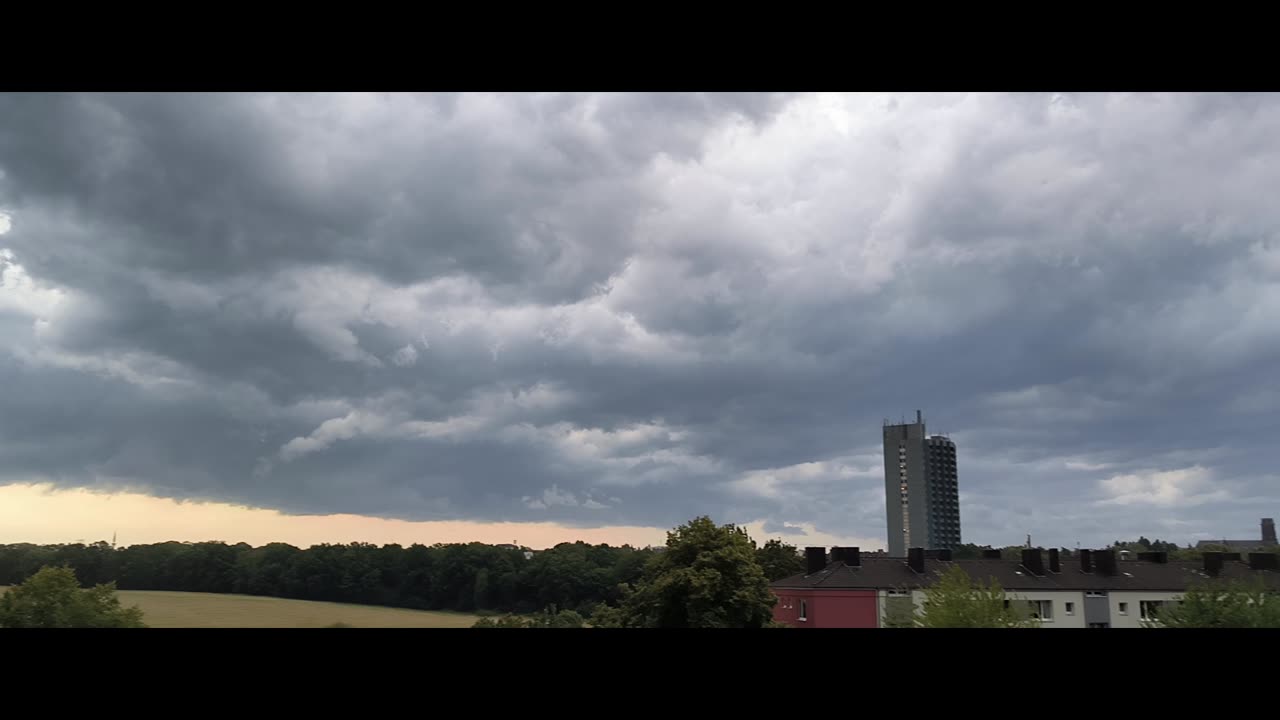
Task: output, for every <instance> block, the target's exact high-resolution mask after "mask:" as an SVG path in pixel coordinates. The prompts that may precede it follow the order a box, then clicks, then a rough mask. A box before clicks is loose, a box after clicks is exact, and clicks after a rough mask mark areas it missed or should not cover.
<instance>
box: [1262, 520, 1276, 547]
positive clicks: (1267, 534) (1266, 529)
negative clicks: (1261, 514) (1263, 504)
mask: <svg viewBox="0 0 1280 720" xmlns="http://www.w3.org/2000/svg"><path fill="white" fill-rule="evenodd" d="M1262 544H1263V545H1275V544H1276V521H1275V520H1272V519H1271V518H1262Z"/></svg>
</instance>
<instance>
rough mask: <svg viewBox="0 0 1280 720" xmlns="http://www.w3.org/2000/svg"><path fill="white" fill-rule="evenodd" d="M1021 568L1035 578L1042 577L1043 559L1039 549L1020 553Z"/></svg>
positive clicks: (1030, 549) (1029, 549)
mask: <svg viewBox="0 0 1280 720" xmlns="http://www.w3.org/2000/svg"><path fill="white" fill-rule="evenodd" d="M1022 567H1024V568H1026V569H1027V570H1028V571H1030V572H1031V574H1032V575H1035V576H1036V577H1043V576H1044V558H1043V557H1041V555H1040V548H1027V549H1025V550H1023V551H1022Z"/></svg>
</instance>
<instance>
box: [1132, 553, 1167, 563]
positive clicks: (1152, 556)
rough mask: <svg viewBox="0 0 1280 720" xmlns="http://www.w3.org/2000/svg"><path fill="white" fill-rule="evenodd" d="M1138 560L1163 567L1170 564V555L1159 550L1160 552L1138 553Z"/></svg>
mask: <svg viewBox="0 0 1280 720" xmlns="http://www.w3.org/2000/svg"><path fill="white" fill-rule="evenodd" d="M1138 559H1139V560H1141V561H1143V562H1150V563H1156V564H1158V565H1163V564H1165V563H1167V562H1169V553H1167V552H1165V551H1163V550H1159V551H1157V550H1152V551H1150V552H1140V553H1138Z"/></svg>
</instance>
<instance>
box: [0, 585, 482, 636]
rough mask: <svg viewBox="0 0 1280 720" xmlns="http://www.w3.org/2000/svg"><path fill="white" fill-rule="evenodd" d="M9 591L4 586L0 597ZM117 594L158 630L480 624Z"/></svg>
mask: <svg viewBox="0 0 1280 720" xmlns="http://www.w3.org/2000/svg"><path fill="white" fill-rule="evenodd" d="M7 589H8V588H4V587H0V593H3V592H4V591H5V590H7ZM117 594H118V595H119V596H120V602H121V603H122V604H124V605H137V606H138V607H141V608H142V612H143V613H144V615H143V622H145V623H146V624H147V625H149V626H151V627H154V628H322V627H325V626H327V625H333V624H334V623H339V622H341V623H346V624H347V625H350V626H352V627H356V628H464V627H471V625H472V623H474V622H475V621H476V620H477V619H479V617H478V616H476V615H467V614H464V613H453V612H428V611H423V610H402V609H400V608H387V607H377V606H373V605H345V604H342V603H327V602H312V601H310V600H285V599H282V598H269V597H257V596H254V595H221V594H216V593H188V592H163V591H153V590H121V591H119V592H118V593H117Z"/></svg>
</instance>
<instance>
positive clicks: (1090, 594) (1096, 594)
mask: <svg viewBox="0 0 1280 720" xmlns="http://www.w3.org/2000/svg"><path fill="white" fill-rule="evenodd" d="M1084 596H1085V597H1106V596H1107V594H1106V593H1104V592H1099V591H1097V590H1090V591H1088V592H1086V593H1085V594H1084Z"/></svg>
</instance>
